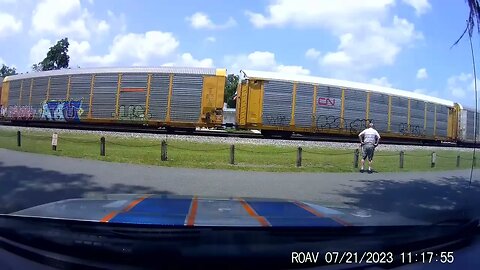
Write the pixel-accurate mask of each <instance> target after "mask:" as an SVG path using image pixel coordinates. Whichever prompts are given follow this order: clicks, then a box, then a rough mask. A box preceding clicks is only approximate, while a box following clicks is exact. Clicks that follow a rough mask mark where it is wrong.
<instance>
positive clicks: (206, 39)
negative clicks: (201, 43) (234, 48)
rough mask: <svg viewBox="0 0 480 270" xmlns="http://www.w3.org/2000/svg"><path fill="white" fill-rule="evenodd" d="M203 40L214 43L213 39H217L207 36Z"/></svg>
mask: <svg viewBox="0 0 480 270" xmlns="http://www.w3.org/2000/svg"><path fill="white" fill-rule="evenodd" d="M205 41H206V42H211V43H214V42H215V41H217V39H216V38H215V37H207V38H205Z"/></svg>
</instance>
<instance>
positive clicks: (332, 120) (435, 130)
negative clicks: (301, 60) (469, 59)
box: [237, 70, 461, 141]
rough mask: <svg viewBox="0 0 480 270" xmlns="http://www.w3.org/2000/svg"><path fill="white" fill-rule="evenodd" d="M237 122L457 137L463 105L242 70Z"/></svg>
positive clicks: (280, 130)
mask: <svg viewBox="0 0 480 270" xmlns="http://www.w3.org/2000/svg"><path fill="white" fill-rule="evenodd" d="M241 76H242V79H241V83H240V85H239V87H238V91H237V92H238V93H237V96H238V98H237V124H238V126H239V128H242V129H259V130H261V131H262V133H263V134H265V135H273V134H277V135H282V136H285V137H288V136H289V135H291V134H292V132H296V133H307V134H338V135H346V136H351V135H354V134H355V135H356V134H358V132H360V131H361V130H363V129H364V128H365V127H366V126H367V123H369V122H373V123H374V124H375V128H376V129H377V130H378V131H379V132H380V133H381V134H382V136H383V137H389V138H408V139H415V140H429V141H430V140H434V141H455V140H456V139H457V134H458V128H459V126H458V123H459V120H458V112H459V111H460V108H461V106H460V105H459V104H457V103H454V102H452V101H449V100H444V99H440V98H435V97H429V96H426V95H422V94H418V93H414V92H408V91H402V90H398V89H393V88H388V87H381V86H376V85H368V84H363V83H354V82H348V81H342V80H335V79H327V78H320V77H312V76H302V75H287V74H282V73H275V72H264V71H252V70H244V71H241Z"/></svg>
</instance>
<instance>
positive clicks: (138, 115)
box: [112, 105, 152, 120]
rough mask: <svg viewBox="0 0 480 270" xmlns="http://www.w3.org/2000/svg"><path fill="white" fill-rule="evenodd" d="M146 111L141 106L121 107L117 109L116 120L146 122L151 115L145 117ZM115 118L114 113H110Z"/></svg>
mask: <svg viewBox="0 0 480 270" xmlns="http://www.w3.org/2000/svg"><path fill="white" fill-rule="evenodd" d="M145 112H146V109H145V106H143V105H121V106H120V107H119V108H118V118H119V119H121V120H146V119H149V118H151V117H152V114H150V113H148V114H146V115H145ZM112 117H115V112H112Z"/></svg>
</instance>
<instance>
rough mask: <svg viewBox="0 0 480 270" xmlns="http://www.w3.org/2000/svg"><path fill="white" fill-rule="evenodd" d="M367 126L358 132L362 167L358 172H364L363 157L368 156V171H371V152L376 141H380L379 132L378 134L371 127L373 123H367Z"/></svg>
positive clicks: (376, 144)
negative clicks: (361, 151) (361, 152)
mask: <svg viewBox="0 0 480 270" xmlns="http://www.w3.org/2000/svg"><path fill="white" fill-rule="evenodd" d="M368 126H369V128H367V129H365V130H363V131H362V132H360V134H358V138H359V139H360V144H361V145H362V147H363V155H362V168H361V169H360V172H364V169H363V168H364V164H365V159H366V158H368V173H372V162H373V153H374V152H375V147H377V146H378V142H379V141H380V134H378V132H377V131H376V130H375V129H374V128H373V123H370V124H368ZM362 138H363V139H362Z"/></svg>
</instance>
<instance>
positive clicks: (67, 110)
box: [40, 99, 84, 122]
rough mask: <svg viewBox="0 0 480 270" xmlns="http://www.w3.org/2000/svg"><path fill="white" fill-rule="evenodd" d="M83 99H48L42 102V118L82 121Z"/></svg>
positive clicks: (60, 120)
mask: <svg viewBox="0 0 480 270" xmlns="http://www.w3.org/2000/svg"><path fill="white" fill-rule="evenodd" d="M82 102H83V100H81V99H80V100H47V101H44V102H43V103H42V108H41V114H40V118H41V119H43V120H47V121H59V122H73V121H80V117H81V115H82V114H83V112H84V110H83V109H82Z"/></svg>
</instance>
